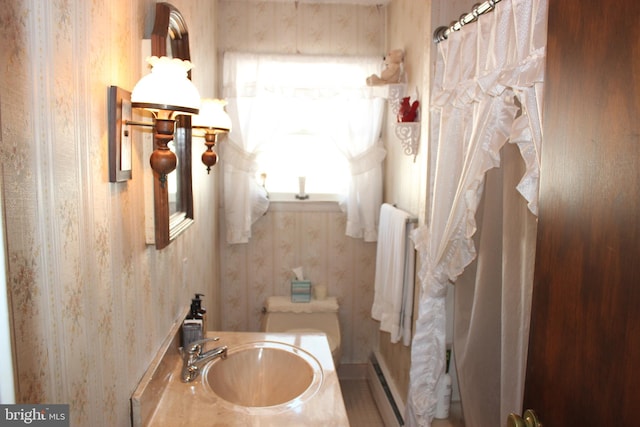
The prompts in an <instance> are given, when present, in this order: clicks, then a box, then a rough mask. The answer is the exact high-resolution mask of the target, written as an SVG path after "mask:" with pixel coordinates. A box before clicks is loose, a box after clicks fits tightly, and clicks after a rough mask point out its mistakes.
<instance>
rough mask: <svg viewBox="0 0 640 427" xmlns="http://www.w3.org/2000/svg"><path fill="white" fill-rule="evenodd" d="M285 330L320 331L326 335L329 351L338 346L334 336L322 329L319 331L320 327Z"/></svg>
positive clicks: (296, 331) (297, 331) (298, 331)
mask: <svg viewBox="0 0 640 427" xmlns="http://www.w3.org/2000/svg"><path fill="white" fill-rule="evenodd" d="M287 332H293V333H300V332H322V333H324V334H325V335H326V336H327V340H328V341H329V348H330V349H331V352H332V353H333V352H334V351H335V350H336V348H337V347H338V343H337V342H336V339H335V338H334V337H332V336H331V335H329V334H327V333H326V332H324V331H321V330H320V329H308V328H307V329H305V328H300V329H289V330H288V331H287Z"/></svg>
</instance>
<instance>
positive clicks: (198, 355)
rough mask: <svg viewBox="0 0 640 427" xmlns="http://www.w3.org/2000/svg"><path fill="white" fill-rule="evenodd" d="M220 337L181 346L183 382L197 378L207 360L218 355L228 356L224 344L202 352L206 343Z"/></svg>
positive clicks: (221, 356) (224, 357) (223, 357)
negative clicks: (185, 346)
mask: <svg viewBox="0 0 640 427" xmlns="http://www.w3.org/2000/svg"><path fill="white" fill-rule="evenodd" d="M219 339H220V338H218V337H216V338H207V339H203V340H198V341H193V342H192V343H190V344H189V345H188V347H187V349H184V348H183V347H180V348H179V350H180V354H181V355H182V382H185V383H188V382H191V381H193V380H195V379H196V378H197V377H198V374H199V373H200V368H201V367H202V365H204V364H205V363H206V362H208V361H210V360H213V359H215V358H217V357H220V358H222V359H226V358H227V346H226V345H222V346H220V347H216V348H214V349H213V350H209V351H207V352H204V353H203V352H202V349H203V347H204V345H205V344H206V343H208V342H211V341H218V340H219Z"/></svg>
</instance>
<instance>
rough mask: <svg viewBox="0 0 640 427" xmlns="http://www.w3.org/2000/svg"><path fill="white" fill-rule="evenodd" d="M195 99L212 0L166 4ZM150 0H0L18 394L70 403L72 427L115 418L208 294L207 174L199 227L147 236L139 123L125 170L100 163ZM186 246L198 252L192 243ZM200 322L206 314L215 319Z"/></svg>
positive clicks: (212, 295) (133, 67)
mask: <svg viewBox="0 0 640 427" xmlns="http://www.w3.org/2000/svg"><path fill="white" fill-rule="evenodd" d="M173 3H174V4H175V5H176V6H177V7H178V8H179V9H181V11H182V12H183V14H184V15H185V17H186V20H187V23H188V25H189V30H190V36H191V37H190V39H191V43H192V49H191V52H192V55H193V58H194V62H195V63H196V68H195V69H194V71H193V76H194V81H195V82H196V84H197V85H198V86H199V87H200V90H201V92H202V94H203V95H209V96H211V95H214V93H213V90H214V87H215V85H214V82H215V74H216V69H215V67H214V61H213V60H212V59H211V57H210V56H209V54H208V52H207V51H206V49H207V48H209V47H211V46H215V32H214V31H213V30H212V29H211V25H210V22H211V20H210V19H209V18H208V17H211V16H214V14H215V3H214V2H210V1H209V0H176V1H173ZM154 11H155V2H153V1H151V0H136V1H131V0H112V1H103V0H48V1H42V0H8V1H4V2H3V7H2V8H0V32H1V37H2V40H3V48H2V49H1V50H0V64H2V73H1V74H0V85H1V86H0V87H1V92H0V97H1V99H0V107H1V115H2V145H1V146H0V160H1V162H2V182H3V188H2V195H3V197H4V199H3V204H4V206H5V220H6V230H7V231H6V238H7V254H8V255H7V258H8V260H7V261H8V273H7V274H8V279H7V280H8V287H9V292H10V295H9V297H10V301H11V309H12V322H13V332H14V338H15V349H14V350H15V356H14V358H15V369H16V371H17V380H18V384H17V386H16V394H17V396H16V400H17V402H19V403H36V402H38V403H69V404H70V408H71V425H73V426H109V427H111V426H127V425H129V424H130V415H129V398H130V395H131V393H132V391H133V390H134V388H135V387H136V385H137V382H138V381H139V379H140V377H141V376H142V374H143V373H144V371H145V369H146V368H147V366H148V364H149V362H150V360H151V358H152V357H153V355H154V354H155V352H156V350H157V348H158V347H159V346H160V344H161V342H162V340H163V339H164V338H165V336H166V334H167V332H168V331H169V328H170V327H171V325H172V323H173V322H174V320H175V319H176V318H177V316H178V314H179V313H180V312H181V310H182V309H183V307H184V306H185V305H186V304H188V302H189V299H190V294H191V293H192V292H195V291H202V292H203V293H204V294H206V295H207V300H206V302H207V304H208V305H209V306H213V301H217V300H218V296H217V294H216V293H217V289H218V288H217V263H215V262H211V259H210V257H211V255H210V254H213V253H215V247H214V242H215V239H217V234H216V223H217V219H216V212H217V201H216V200H217V190H216V189H217V185H216V180H217V176H216V174H215V173H214V174H213V175H211V176H207V175H206V172H204V169H203V168H202V169H200V170H199V169H198V166H197V165H199V162H200V160H199V156H200V153H201V152H200V150H199V149H195V150H194V151H195V152H194V160H193V161H194V165H196V166H195V170H194V198H195V218H196V222H195V225H193V226H192V227H191V228H190V229H189V230H187V231H186V233H185V234H184V235H183V236H181V238H180V239H179V240H178V241H176V242H174V243H173V244H171V245H170V246H169V247H168V248H166V249H164V250H162V251H156V250H155V248H154V247H147V246H146V245H145V243H144V242H145V237H144V197H145V194H144V193H145V192H144V186H143V180H142V175H141V171H142V162H144V161H148V160H146V159H142V158H141V153H142V146H141V139H142V138H140V131H134V150H133V179H132V180H130V181H128V182H127V183H121V184H111V183H109V182H108V170H107V167H108V166H107V164H108V162H107V158H108V157H107V111H106V105H107V99H106V95H107V86H108V85H110V84H116V85H118V86H121V87H124V88H127V89H129V90H130V89H131V88H132V87H133V85H134V84H135V82H136V81H137V79H138V78H139V77H140V73H141V71H140V70H141V64H142V58H141V57H140V41H141V39H142V38H143V34H146V33H149V32H150V29H151V24H152V21H153V15H154ZM193 248H197V250H193ZM212 317H213V320H212V323H213V322H215V316H212Z"/></svg>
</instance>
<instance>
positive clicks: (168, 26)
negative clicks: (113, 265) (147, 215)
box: [151, 3, 193, 249]
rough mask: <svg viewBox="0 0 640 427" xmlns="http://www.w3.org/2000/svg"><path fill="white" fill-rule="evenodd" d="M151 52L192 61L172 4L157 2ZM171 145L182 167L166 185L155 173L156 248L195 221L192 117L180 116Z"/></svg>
mask: <svg viewBox="0 0 640 427" xmlns="http://www.w3.org/2000/svg"><path fill="white" fill-rule="evenodd" d="M151 54H152V55H155V56H172V57H174V58H180V59H187V60H191V56H190V53H189V34H188V32H187V25H186V22H185V20H184V18H183V17H182V14H181V13H180V11H179V10H178V9H176V8H175V7H174V6H173V5H171V4H169V3H157V4H156V16H155V21H154V26H153V31H152V33H151ZM189 78H191V72H189ZM171 145H172V150H173V151H174V152H175V153H176V156H177V157H178V166H177V167H176V170H174V171H173V172H171V173H170V174H169V175H168V176H167V184H168V185H162V184H161V183H160V180H159V179H158V176H157V175H156V174H155V172H154V175H156V176H154V178H155V179H154V180H153V187H154V188H153V197H154V218H155V219H154V221H155V244H156V249H162V248H164V247H166V246H167V245H168V244H169V243H171V242H172V241H173V240H174V239H175V238H176V237H177V236H178V235H180V233H182V232H183V231H184V230H186V229H187V227H189V226H190V225H191V224H192V223H193V191H192V188H191V116H186V115H179V116H177V118H176V128H175V133H174V138H173V143H172V144H171Z"/></svg>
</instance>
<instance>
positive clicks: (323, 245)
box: [218, 0, 386, 363]
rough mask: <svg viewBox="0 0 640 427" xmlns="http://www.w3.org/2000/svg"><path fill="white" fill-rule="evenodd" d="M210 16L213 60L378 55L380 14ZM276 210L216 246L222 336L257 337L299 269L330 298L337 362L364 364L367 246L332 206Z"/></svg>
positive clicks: (234, 9) (251, 9)
mask: <svg viewBox="0 0 640 427" xmlns="http://www.w3.org/2000/svg"><path fill="white" fill-rule="evenodd" d="M218 12H219V14H218V37H219V44H218V47H219V51H218V54H219V58H221V57H222V54H223V52H225V51H246V52H260V53H302V54H334V55H348V54H351V55H378V54H379V55H380V56H381V59H382V55H383V54H384V49H385V46H384V38H385V22H386V8H384V7H377V6H356V5H338V4H304V3H298V4H296V2H244V1H236V0H221V1H220V2H219V5H218ZM363 78H364V77H363ZM223 161H224V160H223ZM283 206H284V205H281V206H280V208H279V209H278V208H277V207H275V206H273V205H272V209H271V210H270V211H269V212H268V213H267V214H266V215H265V216H264V217H263V218H261V219H260V220H258V221H257V222H256V223H255V224H254V227H253V237H252V239H251V240H250V242H249V243H248V244H245V245H228V244H226V243H224V242H221V246H220V253H221V256H222V261H221V279H220V286H221V296H222V300H221V301H222V319H221V321H222V326H223V328H224V329H229V330H252V331H255V330H259V327H260V320H261V310H262V307H263V305H264V301H265V298H266V297H267V296H270V295H289V286H290V282H289V281H290V280H291V277H292V275H293V273H292V272H291V268H293V267H297V266H302V267H303V268H304V271H305V276H307V277H308V278H309V279H310V280H311V281H312V282H313V283H323V284H326V285H327V287H328V290H329V294H330V295H334V296H337V297H338V301H339V303H340V322H341V327H342V334H343V339H342V341H343V342H342V362H343V363H364V362H366V361H367V360H368V356H369V354H370V353H371V350H372V349H373V347H374V346H375V345H376V343H377V332H376V330H377V324H376V322H374V321H373V320H372V319H371V304H372V303H373V279H374V273H375V253H376V246H375V244H372V243H364V242H362V241H361V240H357V239H352V238H349V237H346V236H345V235H344V232H345V221H346V217H345V215H344V214H342V213H341V212H340V211H339V209H338V208H337V205H336V204H335V203H332V204H331V203H329V204H327V205H322V204H321V205H316V206H315V207H314V208H310V210H307V209H305V210H299V209H297V208H295V207H293V208H287V207H286V206H285V207H283ZM220 215H221V220H222V218H223V215H224V213H223V212H222V211H221V213H220ZM222 226H224V225H222ZM222 235H224V230H222ZM223 240H224V239H223Z"/></svg>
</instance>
